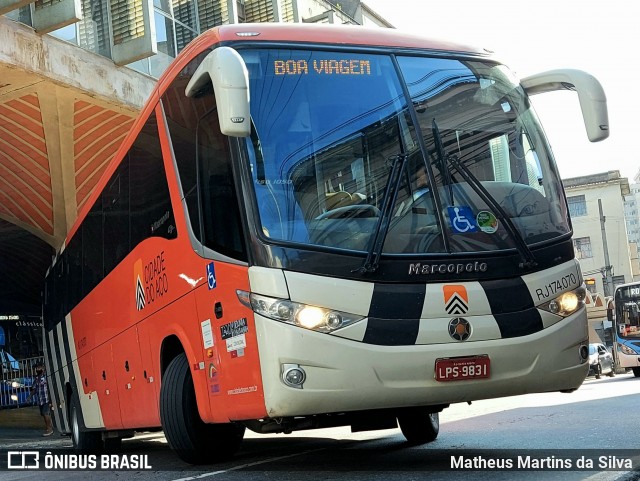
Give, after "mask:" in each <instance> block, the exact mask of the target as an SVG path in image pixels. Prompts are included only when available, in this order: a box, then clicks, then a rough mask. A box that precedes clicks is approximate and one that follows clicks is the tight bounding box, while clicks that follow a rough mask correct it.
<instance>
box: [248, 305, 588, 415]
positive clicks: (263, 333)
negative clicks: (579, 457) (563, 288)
mask: <svg viewBox="0 0 640 481" xmlns="http://www.w3.org/2000/svg"><path fill="white" fill-rule="evenodd" d="M256 329H257V331H258V346H259V349H260V359H261V369H262V379H263V382H264V394H265V403H266V408H267V412H268V414H269V416H271V417H278V416H296V415H309V414H320V413H329V412H342V411H354V410H366V409H380V408H394V407H404V406H417V405H433V404H449V403H456V402H464V401H472V400H477V399H488V398H497V397H503V396H513V395H518V394H526V393H533V392H541V391H558V390H564V389H575V388H577V387H579V386H580V385H581V384H582V381H583V380H584V378H585V376H586V374H587V370H588V364H587V363H585V362H584V361H583V362H581V361H580V357H579V354H578V348H579V346H580V343H581V342H587V339H588V333H587V323H586V310H585V309H584V308H582V309H580V310H579V311H578V312H577V313H575V314H574V315H572V316H571V317H568V318H566V319H564V320H563V321H562V322H558V323H555V324H554V325H552V326H551V327H549V328H547V329H544V330H542V331H540V332H537V333H535V334H532V335H529V336H524V337H517V338H509V339H496V340H488V341H477V342H457V343H450V342H448V343H445V344H430V345H413V346H378V345H370V344H364V343H359V342H354V341H352V340H348V339H341V338H337V337H335V336H328V335H326V334H320V333H317V332H312V331H308V330H305V329H301V328H298V327H295V326H291V325H287V324H284V323H280V322H277V321H272V320H270V319H266V318H263V317H261V316H258V315H256ZM273 346H279V348H278V349H274V348H273ZM481 354H488V355H489V358H490V359H491V376H490V378H489V379H481V380H473V381H453V382H438V381H436V380H435V379H434V366H435V361H436V359H438V358H442V357H457V356H473V355H481ZM551 354H553V355H551ZM283 363H292V364H299V365H300V366H301V367H302V368H303V369H304V370H305V372H306V374H307V379H306V382H305V383H304V388H303V389H295V388H290V387H287V386H285V385H284V384H283V383H282V381H281V380H280V365H281V364H283Z"/></svg>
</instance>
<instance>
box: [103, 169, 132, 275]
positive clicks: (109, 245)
mask: <svg viewBox="0 0 640 481" xmlns="http://www.w3.org/2000/svg"><path fill="white" fill-rule="evenodd" d="M102 210H103V215H104V231H105V233H106V235H105V237H104V271H105V275H106V274H108V273H109V272H111V271H112V270H113V268H114V267H115V266H117V265H118V264H119V263H120V261H121V260H122V259H124V258H125V257H126V255H127V254H128V253H129V251H130V243H129V158H128V157H126V158H125V159H123V161H122V163H121V164H120V165H119V166H118V168H117V169H116V171H115V172H114V174H113V176H112V177H111V179H109V182H108V183H107V186H106V187H105V190H104V192H103V193H102Z"/></svg>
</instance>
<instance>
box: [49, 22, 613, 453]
mask: <svg viewBox="0 0 640 481" xmlns="http://www.w3.org/2000/svg"><path fill="white" fill-rule="evenodd" d="M559 89H568V90H576V91H577V92H578V95H579V100H580V103H581V107H582V111H583V116H584V120H585V125H586V127H587V133H588V135H589V138H590V139H591V140H592V141H596V140H601V139H603V138H605V137H606V136H607V134H608V130H607V128H608V127H607V124H608V121H607V109H606V100H605V96H604V92H603V90H602V88H601V86H600V84H599V83H598V82H597V80H595V79H594V78H593V77H591V76H590V75H588V74H586V73H584V72H581V71H574V70H557V71H551V72H546V73H543V74H540V75H535V76H531V77H527V78H525V79H522V80H520V81H519V80H517V79H515V78H514V76H513V75H512V74H511V73H510V72H509V70H508V69H507V68H506V67H505V66H503V65H501V64H500V63H498V62H497V61H496V60H494V59H493V58H492V57H491V56H490V55H488V54H487V52H485V51H484V50H480V49H473V48H469V47H466V46H462V45H456V44H453V43H448V42H441V41H431V40H425V39H422V38H418V37H414V36H410V35H405V34H402V33H400V32H397V31H392V30H386V29H375V30H368V29H365V28H362V27H346V26H340V27H330V26H310V25H282V24H258V25H251V24H238V25H227V26H222V27H219V28H214V29H212V30H210V31H208V32H207V33H205V34H203V35H202V36H200V37H199V38H197V39H196V40H195V41H193V42H192V43H191V44H190V45H189V46H188V47H187V48H186V49H185V50H184V51H183V52H182V53H181V54H180V55H179V56H178V58H176V60H175V61H174V62H173V64H172V65H171V66H170V67H169V69H168V70H167V71H166V73H165V74H164V76H163V77H162V78H161V79H160V80H159V82H158V84H157V87H156V88H155V90H154V91H153V93H152V94H151V96H150V98H149V100H148V102H147V104H146V106H145V107H144V108H143V110H142V112H141V114H140V116H139V119H138V120H137V121H136V123H135V125H134V127H133V128H132V131H131V133H130V135H129V136H128V138H127V139H126V141H125V142H124V143H123V145H122V146H121V147H120V149H119V151H118V153H117V154H116V156H115V158H114V159H113V161H112V162H111V163H110V165H109V167H108V169H107V171H106V172H105V174H104V176H103V178H102V180H101V181H100V183H99V185H98V187H97V189H96V190H95V192H94V193H93V194H92V196H91V198H90V200H89V201H88V203H87V206H86V208H85V209H84V210H83V212H81V214H80V215H79V219H78V221H77V223H76V224H75V225H74V227H73V228H72V229H71V231H70V232H69V234H68V237H67V239H66V241H65V243H64V245H63V247H62V248H61V249H60V252H59V253H58V254H57V256H56V258H55V261H54V263H53V265H52V267H51V268H50V270H49V272H48V276H47V280H46V286H45V295H44V324H45V327H44V329H45V341H46V348H47V356H46V358H47V369H48V372H49V373H50V375H51V392H52V394H53V401H54V404H55V408H54V414H55V416H54V419H55V420H56V423H57V428H58V429H59V430H61V431H63V432H69V433H71V434H72V438H73V442H74V444H75V446H76V447H77V448H78V449H81V450H88V449H101V448H103V447H105V446H107V447H111V448H112V447H114V446H117V445H118V443H119V442H120V440H121V439H122V438H123V437H126V436H130V435H132V434H133V433H134V432H135V431H138V430H146V429H157V428H159V427H161V428H162V429H163V430H164V432H165V434H166V437H167V439H168V442H169V444H170V445H171V446H172V447H173V448H174V449H175V450H176V451H177V453H178V454H179V455H180V456H181V457H182V458H183V459H184V460H186V461H189V462H192V463H199V462H204V461H210V460H215V459H223V458H225V457H227V456H229V455H231V454H232V453H233V452H234V451H235V450H236V449H238V447H239V445H240V442H241V439H242V437H243V434H244V431H245V428H248V429H250V430H252V431H256V432H263V433H264V432H269V433H272V432H291V431H295V430H299V429H309V428H321V427H328V426H341V425H346V426H348V425H351V426H352V427H353V429H354V430H367V429H383V428H392V427H397V426H398V425H399V427H400V429H401V430H402V432H403V434H404V435H405V436H406V438H407V440H409V441H410V442H412V443H424V442H429V441H431V440H433V439H435V438H436V436H437V435H438V430H439V418H438V413H439V412H440V411H441V410H442V409H444V408H446V407H447V406H449V405H450V404H451V403H459V402H464V401H473V400H477V399H486V398H496V397H501V396H511V395H517V394H523V393H533V392H544V391H571V390H575V389H576V388H578V387H579V386H580V385H581V383H582V382H583V380H584V378H585V376H586V374H587V370H588V364H587V362H586V361H587V357H588V349H587V345H588V335H587V324H586V314H585V308H584V305H583V302H582V300H583V298H584V288H583V286H582V275H581V272H580V269H579V267H578V263H577V262H576V260H575V257H574V252H573V247H572V242H571V234H572V229H571V223H570V219H569V215H568V211H567V204H566V200H565V195H564V192H563V189H562V184H561V181H560V177H559V175H558V171H557V168H556V164H555V161H554V159H553V155H552V153H551V150H550V148H549V145H548V143H547V140H546V138H545V135H544V133H543V131H542V129H541V127H540V125H539V123H538V120H537V118H536V115H535V113H534V111H533V109H532V108H531V105H530V101H529V97H528V95H529V94H534V93H541V92H546V91H550V90H559Z"/></svg>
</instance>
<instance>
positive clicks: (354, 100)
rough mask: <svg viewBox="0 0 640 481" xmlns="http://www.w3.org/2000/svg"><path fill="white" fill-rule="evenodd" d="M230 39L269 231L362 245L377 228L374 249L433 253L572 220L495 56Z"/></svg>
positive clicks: (274, 237)
mask: <svg viewBox="0 0 640 481" xmlns="http://www.w3.org/2000/svg"><path fill="white" fill-rule="evenodd" d="M239 52H240V54H241V55H242V56H243V58H244V60H245V62H246V64H247V68H248V71H249V82H250V92H251V116H252V121H253V132H252V135H251V137H250V138H247V140H246V142H247V149H248V154H249V155H248V158H249V164H250V165H249V168H250V170H251V175H252V178H253V181H254V182H253V184H254V187H255V194H256V200H257V206H258V211H259V217H260V219H259V222H260V226H261V231H262V233H263V234H264V236H266V237H267V238H268V239H270V240H271V241H272V242H276V243H278V242H283V241H284V242H297V243H304V244H312V245H316V246H323V247H326V248H332V249H340V250H351V251H360V252H362V251H365V252H366V251H368V250H369V249H370V246H371V244H372V243H373V242H374V240H373V237H375V236H377V237H378V239H379V240H380V239H382V240H381V241H380V242H381V246H380V250H381V253H384V254H421V253H435V254H437V253H448V252H485V251H496V250H504V249H514V248H517V247H518V245H521V246H523V245H524V248H525V249H527V247H526V246H527V245H532V244H535V243H538V242H542V241H547V240H549V239H554V238H557V237H559V236H564V235H565V234H567V233H568V232H569V230H570V229H569V223H568V215H567V209H566V206H565V201H564V196H563V195H562V186H561V182H560V179H559V177H558V174H557V171H556V169H555V166H554V161H553V158H552V155H551V153H550V151H549V149H548V146H547V142H546V139H545V137H544V134H543V133H542V131H541V128H540V127H539V124H538V122H537V119H536V117H535V114H534V112H533V110H532V108H531V106H530V105H529V103H528V99H527V97H526V96H525V94H524V93H523V91H522V89H521V88H520V87H519V86H518V84H517V82H516V81H515V80H513V79H512V77H511V75H510V74H509V72H508V71H507V70H506V68H505V67H503V66H501V65H499V64H495V63H492V62H489V61H482V60H458V59H451V58H441V57H419V56H397V57H394V56H391V55H382V54H380V55H376V54H370V53H366V54H364V53H349V52H332V51H319V50H318V51H315V50H293V49H291V50H286V49H255V50H244V49H243V50H239ZM408 96H409V97H410V100H408ZM381 226H382V227H383V228H382V230H383V231H384V235H383V236H380V232H381ZM523 241H524V242H523Z"/></svg>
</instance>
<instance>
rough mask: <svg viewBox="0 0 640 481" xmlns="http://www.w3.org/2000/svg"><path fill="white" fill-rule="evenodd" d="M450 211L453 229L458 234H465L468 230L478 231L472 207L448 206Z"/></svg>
mask: <svg viewBox="0 0 640 481" xmlns="http://www.w3.org/2000/svg"><path fill="white" fill-rule="evenodd" d="M447 211H448V212H449V220H450V221H451V229H453V232H455V233H456V234H465V233H467V232H477V231H478V226H477V225H476V221H475V216H474V215H473V212H471V208H470V207H467V206H464V205H462V206H456V207H447Z"/></svg>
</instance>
